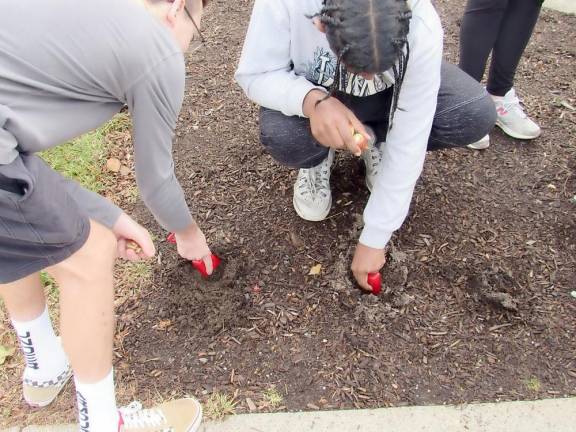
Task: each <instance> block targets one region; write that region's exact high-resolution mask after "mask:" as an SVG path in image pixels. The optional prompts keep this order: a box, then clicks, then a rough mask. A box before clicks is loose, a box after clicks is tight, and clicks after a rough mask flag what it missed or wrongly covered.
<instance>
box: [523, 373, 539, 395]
mask: <svg viewBox="0 0 576 432" xmlns="http://www.w3.org/2000/svg"><path fill="white" fill-rule="evenodd" d="M524 385H525V386H526V388H527V389H528V390H530V391H532V392H534V393H537V392H538V391H540V388H541V387H542V384H541V383H540V380H539V379H538V378H537V377H535V376H533V377H530V378H528V379H525V380H524Z"/></svg>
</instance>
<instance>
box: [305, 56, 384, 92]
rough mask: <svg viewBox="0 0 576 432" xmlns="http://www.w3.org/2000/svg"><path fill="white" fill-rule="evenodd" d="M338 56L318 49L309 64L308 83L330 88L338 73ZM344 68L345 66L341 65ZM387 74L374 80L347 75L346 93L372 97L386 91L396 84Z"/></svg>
mask: <svg viewBox="0 0 576 432" xmlns="http://www.w3.org/2000/svg"><path fill="white" fill-rule="evenodd" d="M336 63H337V59H336V56H335V55H334V54H333V53H332V52H331V51H329V50H327V49H325V48H323V47H317V48H316V50H315V51H314V59H313V60H312V61H311V62H309V63H308V66H307V68H306V78H307V79H308V81H310V82H312V83H314V84H316V85H320V86H322V87H326V88H329V87H330V86H331V85H332V83H333V82H334V75H335V72H336ZM341 67H342V68H344V66H342V65H341ZM386 75H387V74H386V73H381V74H377V75H376V76H375V77H374V79H373V80H366V79H364V78H362V77H361V76H360V75H356V74H353V73H349V72H348V73H346V90H345V93H347V94H350V95H353V96H371V95H373V94H376V93H379V92H381V91H384V90H386V89H387V88H389V87H390V86H392V85H393V84H394V82H393V80H390V79H388V78H387V76H386Z"/></svg>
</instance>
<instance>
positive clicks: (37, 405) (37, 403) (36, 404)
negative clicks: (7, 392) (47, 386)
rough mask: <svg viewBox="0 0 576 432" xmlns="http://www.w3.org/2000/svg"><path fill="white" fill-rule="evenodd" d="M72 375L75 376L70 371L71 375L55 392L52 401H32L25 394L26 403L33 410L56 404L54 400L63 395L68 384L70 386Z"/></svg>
mask: <svg viewBox="0 0 576 432" xmlns="http://www.w3.org/2000/svg"><path fill="white" fill-rule="evenodd" d="M72 375H73V373H72V370H71V369H70V375H69V376H68V378H66V380H65V381H64V382H63V383H62V385H61V386H60V387H59V388H58V389H57V390H56V391H55V393H54V396H53V397H52V398H51V399H46V400H45V401H31V400H28V399H27V398H26V395H25V394H23V395H22V396H23V397H24V400H25V401H26V403H27V404H28V405H29V406H31V407H32V408H44V407H46V406H48V405H50V404H51V403H52V402H54V400H55V399H56V398H57V397H58V396H59V395H60V393H62V390H63V389H64V387H66V384H68V381H70V378H72Z"/></svg>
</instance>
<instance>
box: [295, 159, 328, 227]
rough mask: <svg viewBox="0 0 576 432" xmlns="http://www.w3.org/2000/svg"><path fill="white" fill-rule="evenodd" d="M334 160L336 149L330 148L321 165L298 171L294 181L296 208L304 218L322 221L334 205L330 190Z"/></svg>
mask: <svg viewBox="0 0 576 432" xmlns="http://www.w3.org/2000/svg"><path fill="white" fill-rule="evenodd" d="M333 161H334V149H330V151H329V152H328V157H327V158H326V159H324V160H323V161H322V162H321V163H320V165H316V166H315V167H312V168H303V169H301V170H300V171H299V172H298V178H297V179H296V183H294V198H293V199H292V203H293V204H294V210H296V213H298V216H300V217H301V218H302V219H304V220H307V221H313V222H317V221H321V220H323V219H324V218H325V217H326V216H328V213H330V207H332V192H331V191H330V169H331V167H332V162H333Z"/></svg>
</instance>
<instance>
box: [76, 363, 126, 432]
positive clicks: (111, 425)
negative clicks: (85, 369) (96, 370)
mask: <svg viewBox="0 0 576 432" xmlns="http://www.w3.org/2000/svg"><path fill="white" fill-rule="evenodd" d="M74 383H75V384H76V400H77V402H78V420H79V422H80V432H117V431H118V420H119V415H118V408H117V407H116V393H115V391H114V370H111V371H110V373H109V374H108V375H107V376H106V378H104V379H102V380H101V381H98V382H96V383H92V384H83V383H81V382H79V381H78V380H77V379H76V378H74Z"/></svg>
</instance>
